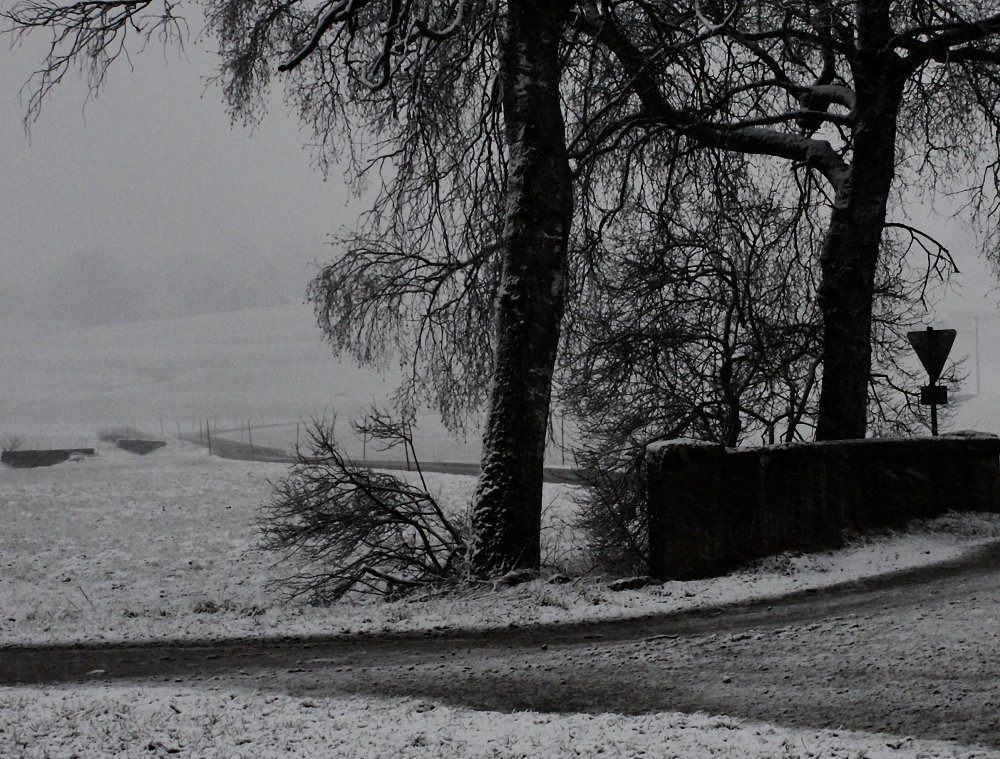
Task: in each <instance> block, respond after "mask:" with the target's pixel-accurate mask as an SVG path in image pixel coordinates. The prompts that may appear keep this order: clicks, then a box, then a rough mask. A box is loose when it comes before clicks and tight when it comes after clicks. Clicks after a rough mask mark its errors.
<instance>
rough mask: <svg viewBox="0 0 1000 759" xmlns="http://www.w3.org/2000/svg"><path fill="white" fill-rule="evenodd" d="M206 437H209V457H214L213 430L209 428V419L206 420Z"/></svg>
mask: <svg viewBox="0 0 1000 759" xmlns="http://www.w3.org/2000/svg"><path fill="white" fill-rule="evenodd" d="M205 435H206V436H207V437H208V455H209V456H211V455H212V430H210V429H209V427H208V419H206V420H205Z"/></svg>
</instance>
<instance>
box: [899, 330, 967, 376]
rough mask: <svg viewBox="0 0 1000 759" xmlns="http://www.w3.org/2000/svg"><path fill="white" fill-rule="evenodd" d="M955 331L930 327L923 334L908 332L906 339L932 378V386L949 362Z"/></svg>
mask: <svg viewBox="0 0 1000 759" xmlns="http://www.w3.org/2000/svg"><path fill="white" fill-rule="evenodd" d="M956 334H957V333H956V332H955V330H953V329H934V328H933V327H928V328H927V329H926V330H924V331H923V332H907V333H906V338H907V339H908V340H909V341H910V345H912V346H913V350H915V351H916V352H917V358H919V359H920V363H921V364H923V365H924V369H926V370H927V374H928V376H930V384H931V385H933V384H934V383H935V382H937V381H938V378H939V377H940V376H941V370H942V369H944V362H945V361H947V360H948V354H949V353H950V352H951V346H952V345H954V343H955V335H956Z"/></svg>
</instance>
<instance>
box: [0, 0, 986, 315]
mask: <svg viewBox="0 0 1000 759" xmlns="http://www.w3.org/2000/svg"><path fill="white" fill-rule="evenodd" d="M0 2H3V0H0ZM194 31H197V30H196V29H195V30H194ZM42 42H44V40H43V39H41V38H39V39H38V40H37V41H36V43H35V44H28V45H24V46H22V47H19V48H15V49H13V50H7V49H5V48H0V167H2V177H3V179H2V181H0V214H2V215H0V219H2V221H0V246H2V248H0V251H2V252H0V265H2V266H3V269H2V278H0V318H7V319H10V318H14V317H18V316H25V317H31V318H41V317H47V318H56V319H60V320H66V321H70V322H75V323H79V324H98V323H110V322H120V321H131V320H138V319H146V318H157V317H162V316H174V315H179V314H182V313H204V312H208V311H212V310H225V309H233V308H246V307H256V306H268V305H277V304H281V303H293V302H301V300H302V299H303V297H304V289H305V285H306V283H307V281H308V280H309V278H310V277H311V275H312V273H313V272H314V271H315V266H313V265H312V264H313V262H316V261H318V262H324V261H326V260H328V259H329V258H330V257H331V256H332V254H333V250H332V249H331V248H330V247H329V246H328V245H327V244H326V239H327V235H328V234H329V233H332V232H337V231H339V230H340V229H341V228H342V227H344V226H351V225H353V223H354V220H355V218H356V216H357V212H358V211H359V210H360V207H361V204H360V203H359V202H358V201H354V202H353V203H352V202H350V194H349V192H348V190H347V189H346V188H345V186H344V182H343V178H342V176H341V175H340V174H338V173H334V174H332V175H331V176H330V178H329V180H328V181H326V182H324V181H323V177H322V175H321V174H320V172H319V171H317V170H316V169H315V168H313V167H312V166H311V155H310V152H309V150H308V149H307V148H305V147H303V146H304V145H305V143H307V142H308V135H307V134H306V133H305V132H303V131H300V130H299V128H298V125H297V123H296V121H295V119H294V118H292V117H290V116H289V115H288V114H287V112H286V108H285V106H284V104H283V103H282V101H281V98H280V94H281V93H280V83H278V84H277V92H275V93H274V97H272V104H271V108H270V113H268V114H267V116H266V117H265V118H264V119H263V122H262V124H261V125H260V126H259V127H258V128H256V129H254V130H251V129H247V128H244V127H242V126H240V125H237V126H235V127H232V126H231V125H230V121H229V117H228V116H227V114H226V113H225V108H224V106H223V104H222V100H221V94H220V93H219V91H218V90H217V89H216V88H215V87H214V86H209V85H206V83H205V81H204V79H205V77H207V76H209V75H211V74H212V73H213V71H214V65H215V59H214V57H213V56H212V55H211V54H209V53H207V52H205V51H204V48H205V47H206V43H205V42H202V43H197V42H192V43H190V44H189V45H188V47H187V52H186V55H183V56H182V55H180V54H179V53H178V51H177V50H175V49H171V50H168V51H166V52H165V53H164V51H163V50H162V48H159V47H157V46H156V45H155V44H153V45H151V46H150V49H149V50H147V51H146V52H145V53H143V54H141V55H137V56H133V58H132V61H133V63H134V64H135V71H134V72H133V71H130V70H129V69H128V67H127V65H117V66H115V67H113V69H112V71H111V73H110V75H109V78H108V83H107V86H106V87H105V89H104V90H102V91H101V93H100V95H99V97H98V98H97V99H95V100H90V101H89V102H87V91H86V87H85V86H84V82H83V80H82V78H81V77H78V76H75V77H74V76H70V77H67V81H66V82H64V83H63V84H62V85H61V86H59V87H57V89H56V91H55V92H54V94H53V96H52V97H51V98H50V99H49V100H48V101H47V102H46V103H45V106H44V107H43V112H42V114H41V118H40V119H39V120H38V121H37V122H36V123H35V124H34V125H33V127H32V130H31V139H30V142H29V140H28V138H27V137H26V136H25V132H24V127H23V123H22V121H23V117H24V113H25V108H24V105H23V103H21V102H19V99H18V90H19V89H20V87H21V85H22V84H23V83H24V82H25V81H26V80H27V78H28V77H29V75H30V74H31V72H32V71H33V70H34V68H35V67H37V66H38V65H39V64H40V63H41V60H42V52H43V50H42V46H41V45H40V44H38V43H42ZM118 63H119V64H121V63H124V62H123V61H119V62H118ZM912 216H913V218H914V219H915V220H916V221H917V222H918V223H920V224H922V225H924V226H929V229H930V231H932V232H934V233H936V234H938V235H940V237H941V239H942V240H943V241H944V242H945V243H946V244H948V245H950V246H951V248H952V252H953V254H954V255H955V258H956V260H957V261H958V263H959V267H960V269H961V270H962V271H963V275H962V276H960V277H958V278H957V279H956V283H957V286H958V292H959V295H958V296H957V297H956V296H952V297H951V298H950V299H949V302H950V304H951V307H953V308H955V307H958V308H962V309H966V310H972V309H976V310H979V309H992V310H994V311H995V304H996V300H997V298H996V297H995V296H992V295H987V292H988V289H989V287H990V283H991V280H990V278H989V277H988V276H987V275H986V273H985V267H983V266H982V265H981V263H980V262H979V261H978V260H977V253H976V249H975V248H976V246H975V242H974V240H973V239H972V238H971V236H970V235H969V234H968V233H967V232H966V231H965V230H964V229H962V228H961V227H960V226H958V225H955V224H949V223H947V222H946V221H944V220H938V221H934V222H932V223H930V224H929V225H927V224H926V218H925V216H926V214H925V211H924V209H921V208H916V209H915V210H914V211H913V212H912Z"/></svg>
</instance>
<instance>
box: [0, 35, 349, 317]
mask: <svg viewBox="0 0 1000 759" xmlns="http://www.w3.org/2000/svg"><path fill="white" fill-rule="evenodd" d="M39 41H41V40H39ZM0 44H2V43H0ZM165 57H166V60H165ZM41 60H42V51H41V48H40V46H38V45H26V46H22V47H20V48H15V49H13V50H8V49H7V48H6V45H4V46H3V47H2V48H0V167H2V172H0V176H2V180H0V209H2V217H0V218H2V221H0V229H2V235H0V244H2V246H3V249H2V254H0V261H2V263H3V278H2V284H0V314H2V315H6V316H12V315H14V314H18V313H20V314H28V315H30V316H39V313H38V312H39V311H42V310H44V311H46V312H48V313H51V315H52V316H54V317H56V318H70V319H74V318H75V319H77V320H80V321H82V322H90V323H93V322H101V321H105V322H106V321H118V320H122V319H135V318H143V317H147V316H158V315H170V314H173V313H180V312H184V311H190V310H205V309H207V308H212V307H215V308H229V307H238V306H253V305H270V304H272V303H278V302H288V301H289V300H292V301H293V302H294V301H301V300H302V297H303V291H304V288H305V283H306V282H307V281H308V279H309V277H310V275H311V272H312V271H314V267H312V266H311V265H310V263H311V262H314V261H317V260H318V261H323V260H326V259H327V258H329V257H330V255H331V254H332V249H331V248H329V246H328V245H326V236H327V235H328V234H329V233H331V232H336V231H337V230H338V229H340V228H341V227H342V226H343V225H345V224H346V225H350V224H352V223H353V221H354V218H355V216H356V213H357V208H358V204H357V202H355V203H354V204H353V206H352V207H348V204H349V198H350V196H349V193H348V191H347V190H346V188H345V187H344V183H343V181H342V177H341V175H339V174H335V175H331V177H330V178H329V180H328V181H326V182H324V181H323V177H322V175H321V174H320V173H319V172H318V171H317V170H316V169H314V168H313V167H312V166H311V155H310V153H309V151H308V150H307V149H305V148H304V147H303V145H304V143H305V142H306V141H307V135H306V134H305V133H304V132H301V131H299V129H298V125H297V124H296V122H295V120H294V119H292V118H290V117H289V116H288V115H287V114H286V109H285V107H284V104H283V103H281V101H280V98H275V99H274V101H275V102H274V104H273V106H272V107H271V110H270V113H269V114H268V115H267V116H266V117H265V118H264V120H263V123H262V124H261V125H260V126H259V127H258V128H257V129H256V130H250V129H247V128H244V127H242V126H240V125H237V126H235V127H231V126H230V123H229V118H228V116H227V115H226V113H225V108H224V107H223V104H222V100H221V95H220V93H219V91H218V90H217V89H216V88H214V87H209V88H208V89H207V90H206V85H205V83H204V77H206V76H207V75H209V74H211V73H212V70H213V69H212V67H213V65H214V59H213V57H212V56H211V55H210V54H208V53H206V52H204V51H203V50H202V49H200V48H199V47H198V46H197V45H196V44H191V45H189V48H188V51H187V56H186V58H184V57H181V56H179V55H178V53H177V51H175V50H174V51H169V52H167V53H166V56H164V54H163V52H162V49H150V50H149V51H148V52H146V53H144V54H142V55H140V56H137V57H135V58H133V60H134V62H135V64H136V66H135V71H134V72H132V71H130V70H129V69H128V68H127V66H116V67H115V68H113V70H112V72H111V76H110V77H109V79H108V84H107V87H106V88H105V89H104V90H102V92H101V94H100V96H99V97H98V99H96V100H91V101H90V102H89V103H86V95H87V92H86V87H85V86H84V83H83V81H82V80H81V79H80V78H79V77H76V76H75V75H74V76H73V77H71V78H70V77H68V78H67V81H66V82H65V83H64V84H63V85H61V86H60V87H58V88H57V89H56V91H55V92H54V95H53V97H52V98H51V99H49V100H48V101H47V102H46V104H45V106H44V108H43V112H42V115H41V118H40V119H39V120H38V121H37V122H36V123H35V124H34V125H33V127H32V129H31V135H30V141H29V139H28V137H26V136H25V131H24V125H23V117H24V113H25V108H24V104H23V102H20V101H19V97H18V91H19V89H20V88H21V85H22V84H23V83H24V82H25V81H26V80H27V78H28V77H29V75H30V74H31V72H32V71H33V70H34V69H35V68H36V67H37V66H38V65H39V63H40V62H41ZM278 94H279V95H280V92H279V93H278ZM85 103H86V106H85ZM84 106H85V107H84Z"/></svg>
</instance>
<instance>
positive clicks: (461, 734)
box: [0, 685, 997, 759]
mask: <svg viewBox="0 0 1000 759" xmlns="http://www.w3.org/2000/svg"><path fill="white" fill-rule="evenodd" d="M0 756H5V757H6V756H11V757H14V756H16V757H20V758H21V759H43V758H44V759H49V757H75V758H76V759H90V758H94V759H96V758H98V757H100V758H102V759H103V758H105V757H139V756H149V757H166V756H179V757H199V758H200V759H238V758H243V757H245V758H246V759H270V758H271V757H274V758H275V759H277V758H279V757H281V758H288V759H295V758H296V757H341V758H343V759H352V758H359V757H366V758H367V757H372V758H373V757H396V756H399V757H428V759H452V758H454V759H479V758H482V759H487V758H488V759H499V758H501V757H509V758H510V759H514V757H563V756H582V757H598V756H600V757H620V756H628V757H640V756H651V757H652V756H655V757H667V756H670V757H685V758H691V759H697V758H699V757H710V756H719V757H723V756H724V757H731V758H732V759H771V758H772V757H778V756H780V757H787V758H789V759H796V758H798V757H802V758H803V759H805V758H806V757H810V758H811V757H820V756H821V757H824V759H838V758H839V759H849V758H850V759H855V758H856V757H860V756H863V757H867V758H868V759H890V758H891V759H916V758H917V757H923V758H925V759H932V758H934V757H953V758H955V759H959V758H961V759H973V757H991V756H992V757H995V756H997V753H996V752H990V751H987V750H983V749H970V748H963V747H961V746H958V745H956V744H953V743H947V742H943V741H929V740H915V739H912V738H898V737H894V736H890V735H885V734H871V733H856V732H849V731H839V730H838V731H829V730H823V731H813V730H800V729H791V728H789V729H786V728H776V727H771V726H768V725H764V724H759V723H753V722H744V721H741V720H736V719H732V718H729V717H712V716H706V715H703V714H693V715H688V714H680V713H673V712H662V713H655V714H643V715H637V716H626V715H620V714H546V713H538V712H515V713H512V714H508V713H500V712H490V711H479V710H472V709H463V708H452V707H449V706H444V705H440V704H435V703H433V702H428V701H421V700H415V699H398V698H385V699H375V698H366V697H351V698H307V699H302V698H294V697H289V696H279V695H264V694H254V693H246V692H241V691H228V692H227V691H224V690H214V689H199V688H192V687H185V686H176V687H170V686H148V687H127V686H103V685H77V686H67V687H58V688H57V687H53V688H30V689H29V688H0Z"/></svg>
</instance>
